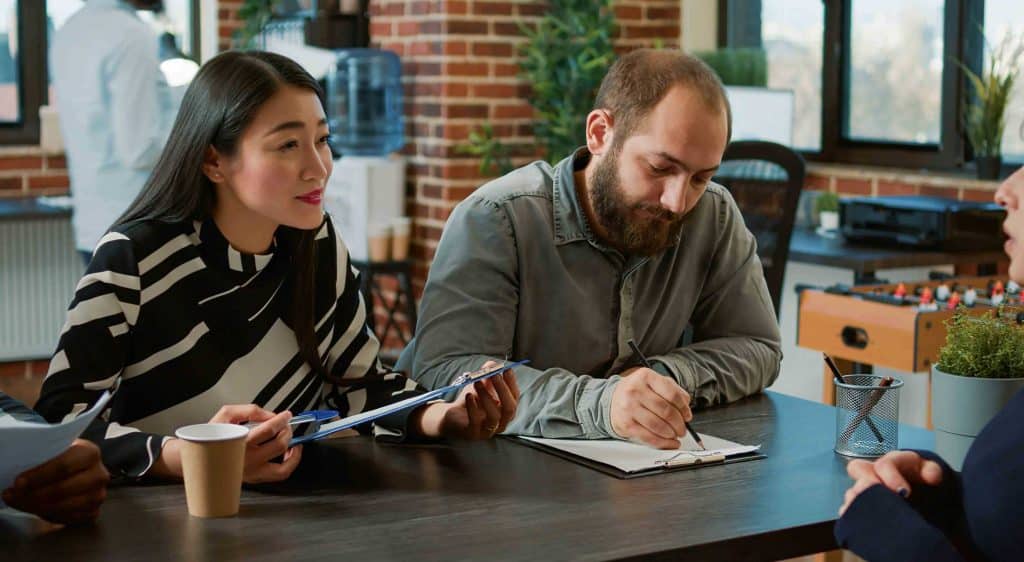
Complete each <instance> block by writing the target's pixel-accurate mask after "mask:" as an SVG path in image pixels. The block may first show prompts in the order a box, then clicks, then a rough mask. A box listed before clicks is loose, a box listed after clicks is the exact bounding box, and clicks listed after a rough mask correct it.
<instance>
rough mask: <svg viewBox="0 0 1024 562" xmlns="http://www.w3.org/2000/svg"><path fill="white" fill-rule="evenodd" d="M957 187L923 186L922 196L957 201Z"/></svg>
mask: <svg viewBox="0 0 1024 562" xmlns="http://www.w3.org/2000/svg"><path fill="white" fill-rule="evenodd" d="M957 191H958V190H957V188H955V187H937V186H934V185H922V186H921V191H920V195H926V196H928V197H946V198H949V199H957V198H958V197H959V193H957Z"/></svg>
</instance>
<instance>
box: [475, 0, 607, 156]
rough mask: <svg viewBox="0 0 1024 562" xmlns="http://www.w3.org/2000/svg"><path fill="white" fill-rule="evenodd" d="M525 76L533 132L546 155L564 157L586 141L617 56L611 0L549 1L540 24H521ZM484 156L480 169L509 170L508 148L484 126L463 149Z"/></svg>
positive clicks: (522, 72)
mask: <svg viewBox="0 0 1024 562" xmlns="http://www.w3.org/2000/svg"><path fill="white" fill-rule="evenodd" d="M519 29H520V31H521V32H522V34H523V35H524V36H525V37H526V41H525V42H524V43H523V44H522V45H521V46H520V48H519V55H520V60H519V69H520V77H521V78H522V79H523V80H524V81H525V82H526V83H528V84H530V85H531V86H532V88H533V93H532V95H531V96H530V98H529V99H528V100H527V101H528V102H529V103H530V105H531V106H533V108H534V114H535V115H536V119H535V120H534V123H533V133H534V136H536V138H537V144H538V145H539V147H540V149H541V151H542V153H543V154H544V156H545V157H547V158H549V159H561V158H564V157H565V156H568V155H569V154H571V153H572V151H573V150H575V149H576V148H578V147H579V146H581V145H583V144H585V131H584V126H585V123H586V118H587V114H588V113H590V110H591V109H593V104H594V97H595V96H596V94H597V89H598V87H599V86H600V85H601V80H602V79H603V78H604V75H605V73H606V72H607V71H608V67H610V66H611V64H612V62H614V60H615V51H614V49H613V47H612V35H613V33H614V30H615V16H614V14H613V13H612V10H611V0H549V2H548V9H547V11H546V12H545V14H544V16H543V17H541V18H540V20H539V21H537V23H536V26H532V27H531V26H529V25H526V24H524V23H520V24H519ZM462 151H463V153H465V154H474V155H477V156H480V157H481V160H480V173H481V174H484V175H487V174H491V173H494V172H497V173H499V174H501V173H505V172H508V171H509V170H511V168H512V161H511V158H510V154H509V150H508V147H507V146H506V145H504V144H502V143H501V142H499V141H498V140H497V139H495V138H494V134H493V128H489V126H485V127H482V128H481V129H479V130H478V131H476V132H475V133H474V134H473V135H471V136H470V138H469V142H468V144H467V145H465V146H464V148H463V149H462Z"/></svg>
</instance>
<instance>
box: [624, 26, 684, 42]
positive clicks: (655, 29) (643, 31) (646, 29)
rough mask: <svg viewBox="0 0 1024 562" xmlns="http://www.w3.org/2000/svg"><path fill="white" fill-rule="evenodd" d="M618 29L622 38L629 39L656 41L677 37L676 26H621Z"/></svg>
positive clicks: (677, 27) (677, 29)
mask: <svg viewBox="0 0 1024 562" xmlns="http://www.w3.org/2000/svg"><path fill="white" fill-rule="evenodd" d="M620 29H621V30H622V31H621V32H622V37H626V38H629V39H657V38H665V37H677V36H678V35H679V26H678V25H643V26H640V25H622V26H620Z"/></svg>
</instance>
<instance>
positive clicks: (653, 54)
mask: <svg viewBox="0 0 1024 562" xmlns="http://www.w3.org/2000/svg"><path fill="white" fill-rule="evenodd" d="M730 132H731V114H730V109H729V104H728V100H727V98H726V96H725V92H724V90H723V88H722V84H721V82H720V81H719V79H718V78H717V76H716V75H715V74H714V72H713V71H712V70H711V69H709V68H708V67H707V66H706V65H705V64H704V63H702V62H700V61H699V60H698V59H696V58H694V57H691V56H689V55H686V54H684V53H681V52H672V51H652V50H639V51H633V52H631V53H629V54H627V55H625V56H623V57H621V58H620V59H619V60H618V61H617V62H616V63H615V64H614V65H613V66H612V68H611V69H610V70H609V72H608V74H607V76H606V77H605V78H604V80H603V81H602V84H601V87H600V90H599V92H598V96H597V100H596V102H595V108H594V110H593V111H591V113H590V114H589V115H588V116H587V121H586V140H587V144H586V146H585V147H581V148H580V149H578V150H577V151H576V152H575V153H574V154H572V155H570V156H569V157H567V158H566V159H564V160H562V161H561V162H560V163H559V164H558V165H556V166H554V167H552V166H550V165H548V164H547V163H545V162H534V163H532V164H529V165H527V166H525V167H523V168H520V169H518V170H515V171H513V172H511V173H509V174H507V175H505V176H503V177H501V178H499V179H497V180H494V181H492V182H490V183H488V184H487V185H484V186H483V187H481V188H479V189H477V190H476V191H475V192H474V193H473V194H472V195H470V196H469V197H468V198H467V199H466V200H465V201H463V202H462V203H460V204H459V205H458V206H457V207H456V208H455V210H454V211H453V213H452V215H451V217H450V219H449V220H448V224H447V226H446V227H445V231H444V233H443V235H442V237H441V242H440V245H439V246H438V248H437V252H436V257H435V258H434V262H433V264H432V265H431V268H430V274H429V277H428V279H427V284H426V287H425V289H424V294H423V299H422V303H421V308H420V323H419V326H418V328H417V332H416V337H415V338H414V339H413V341H412V342H410V344H409V346H408V347H407V348H406V349H405V351H404V353H403V354H402V356H401V358H400V360H399V363H398V368H400V369H403V370H405V371H406V372H410V373H411V375H412V377H413V378H414V379H416V380H417V381H418V382H420V383H421V384H423V385H424V386H426V387H427V388H437V387H440V386H444V385H447V384H449V383H450V382H451V381H452V379H454V378H455V377H456V376H458V375H459V374H460V373H462V372H464V371H471V370H473V369H474V368H475V366H477V365H479V364H480V363H481V362H482V361H486V360H489V359H501V358H508V357H512V358H517V359H519V358H529V359H530V360H531V363H530V365H528V366H527V367H518V368H516V369H515V372H516V379H517V381H518V384H519V387H520V389H521V396H520V401H519V408H518V411H517V413H516V415H515V418H514V419H513V421H512V423H511V424H510V425H509V426H508V428H507V429H506V433H510V434H520V435H532V436H542V437H558V438H595V439H600V438H618V439H634V440H639V441H643V442H645V443H648V444H650V445H652V446H655V447H660V448H666V449H671V448H678V447H679V440H678V438H679V437H682V436H684V435H685V434H686V428H685V425H684V422H685V421H689V420H690V418H691V417H692V413H691V408H697V407H705V406H709V405H714V404H721V403H725V402H729V401H733V400H737V399H739V398H742V397H744V396H747V395H750V394H753V393H756V392H759V391H761V390H762V389H763V388H765V387H766V386H768V385H769V384H771V383H772V382H773V381H774V380H775V377H776V376H777V375H778V372H779V363H780V361H781V358H782V353H781V351H780V341H779V331H778V327H777V324H776V319H775V313H774V309H773V307H772V302H771V299H770V297H769V295H768V289H767V286H766V284H765V280H764V273H763V271H762V269H761V263H760V261H759V260H758V257H757V252H756V246H755V240H754V237H753V235H751V233H750V231H749V230H747V228H746V226H745V225H744V222H743V218H742V216H741V215H740V211H739V209H738V208H737V207H736V203H735V202H734V201H733V199H732V197H730V195H729V193H728V191H726V190H725V189H724V188H723V187H722V186H720V185H717V184H715V183H712V182H711V177H712V176H713V175H714V174H715V171H716V170H717V169H718V167H719V164H720V163H721V160H722V154H723V153H724V151H725V147H726V144H727V143H728V141H729V136H730ZM688 325H689V326H692V330H693V332H692V341H690V342H685V343H684V337H683V336H684V332H686V330H687V326H688ZM634 341H635V343H636V345H638V346H639V350H640V351H641V352H642V354H643V355H644V356H646V359H648V360H649V363H647V364H649V365H650V368H648V367H645V366H643V365H644V363H645V362H644V361H643V359H644V358H643V357H640V356H639V355H638V354H636V353H635V352H634V351H633V350H632V348H631V346H630V343H631V342H634Z"/></svg>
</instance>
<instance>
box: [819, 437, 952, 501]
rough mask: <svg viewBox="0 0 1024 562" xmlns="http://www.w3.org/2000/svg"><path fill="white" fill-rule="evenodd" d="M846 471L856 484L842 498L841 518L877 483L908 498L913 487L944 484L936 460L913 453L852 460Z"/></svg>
mask: <svg viewBox="0 0 1024 562" xmlns="http://www.w3.org/2000/svg"><path fill="white" fill-rule="evenodd" d="M846 472H847V473H848V474H849V475H850V478H853V479H854V483H853V486H850V489H849V490H847V491H846V495H845V496H844V497H843V505H842V506H840V507H839V516H840V517H842V515H843V514H844V513H846V510H847V508H849V507H850V504H852V503H853V500H855V499H857V496H859V495H860V493H861V492H863V491H864V490H867V489H868V488H870V487H871V486H874V485H875V484H882V485H883V486H885V487H886V488H889V489H890V490H892V491H893V492H896V493H897V494H899V495H901V496H903V497H904V498H908V497H910V490H911V488H912V486H913V485H914V484H926V485H928V486H937V485H938V484H939V483H940V482H942V467H941V466H939V464H938V463H937V462H935V461H930V460H925V459H923V458H922V457H921V455H919V454H917V453H915V452H913V451H893V452H891V453H887V454H886V455H884V456H882V457H881V458H879V459H878V460H876V461H875V462H869V461H864V460H855V461H850V464H848V465H847V466H846Z"/></svg>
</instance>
